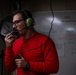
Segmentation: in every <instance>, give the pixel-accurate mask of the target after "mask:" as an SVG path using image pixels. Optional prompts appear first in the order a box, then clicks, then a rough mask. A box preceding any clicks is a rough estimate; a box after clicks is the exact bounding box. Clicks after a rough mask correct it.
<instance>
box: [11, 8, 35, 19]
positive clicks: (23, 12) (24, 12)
mask: <svg viewBox="0 0 76 75" xmlns="http://www.w3.org/2000/svg"><path fill="white" fill-rule="evenodd" d="M18 13H20V14H21V15H22V18H23V19H24V20H26V19H27V18H32V19H33V17H32V14H31V12H30V11H28V10H26V9H25V10H15V11H13V12H12V17H13V16H14V15H16V14H18ZM33 20H34V19H33Z"/></svg>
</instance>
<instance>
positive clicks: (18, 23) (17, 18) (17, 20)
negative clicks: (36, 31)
mask: <svg viewBox="0 0 76 75" xmlns="http://www.w3.org/2000/svg"><path fill="white" fill-rule="evenodd" d="M13 28H16V29H17V30H18V31H19V33H20V34H24V32H25V31H24V30H25V29H23V28H25V21H24V20H23V18H22V16H21V14H19V13H18V14H16V15H14V16H13ZM22 29H23V30H22Z"/></svg>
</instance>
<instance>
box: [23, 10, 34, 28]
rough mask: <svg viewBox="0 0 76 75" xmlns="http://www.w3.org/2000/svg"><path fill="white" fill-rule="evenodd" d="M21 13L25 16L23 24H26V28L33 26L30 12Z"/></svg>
mask: <svg viewBox="0 0 76 75" xmlns="http://www.w3.org/2000/svg"><path fill="white" fill-rule="evenodd" d="M22 12H23V13H24V14H25V16H26V19H25V23H26V27H30V26H34V24H35V21H34V19H33V17H32V14H31V12H30V11H28V10H26V9H25V10H22Z"/></svg>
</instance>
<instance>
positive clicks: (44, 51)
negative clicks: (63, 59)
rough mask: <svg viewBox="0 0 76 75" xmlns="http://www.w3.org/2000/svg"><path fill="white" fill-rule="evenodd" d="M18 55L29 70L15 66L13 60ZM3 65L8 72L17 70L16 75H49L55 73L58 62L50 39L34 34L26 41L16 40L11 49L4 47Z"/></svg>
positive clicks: (22, 39)
mask: <svg viewBox="0 0 76 75" xmlns="http://www.w3.org/2000/svg"><path fill="white" fill-rule="evenodd" d="M18 53H21V54H22V56H23V57H24V58H25V59H26V60H27V61H28V62H29V64H30V68H29V70H24V69H22V68H19V67H17V66H16V63H15V61H14V60H15V58H16V56H17V54H18ZM4 63H5V66H6V68H7V69H8V70H9V71H14V70H15V69H17V75H49V74H52V73H57V72H58V69H59V60H58V55H57V51H56V47H55V44H54V42H53V41H52V39H50V38H49V37H48V36H46V35H43V34H41V33H37V32H36V33H35V34H34V35H33V36H32V37H30V38H29V39H28V40H24V38H23V37H21V38H19V39H17V40H16V41H15V42H14V43H13V46H12V47H11V48H9V47H6V51H5V57H4Z"/></svg>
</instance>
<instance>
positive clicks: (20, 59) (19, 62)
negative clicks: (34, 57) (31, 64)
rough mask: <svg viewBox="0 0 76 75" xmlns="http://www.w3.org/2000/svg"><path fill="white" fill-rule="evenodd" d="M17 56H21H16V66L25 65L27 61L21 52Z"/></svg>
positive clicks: (22, 66) (23, 66)
mask: <svg viewBox="0 0 76 75" xmlns="http://www.w3.org/2000/svg"><path fill="white" fill-rule="evenodd" d="M19 56H20V57H21V58H18V59H17V58H16V59H15V62H16V64H17V66H18V67H21V68H25V65H26V64H27V61H26V60H25V59H24V58H23V56H22V55H21V54H19Z"/></svg>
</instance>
